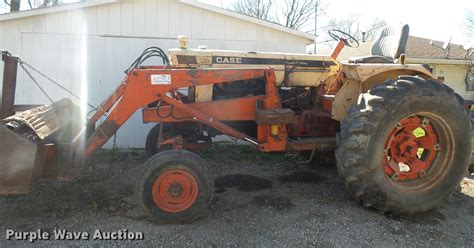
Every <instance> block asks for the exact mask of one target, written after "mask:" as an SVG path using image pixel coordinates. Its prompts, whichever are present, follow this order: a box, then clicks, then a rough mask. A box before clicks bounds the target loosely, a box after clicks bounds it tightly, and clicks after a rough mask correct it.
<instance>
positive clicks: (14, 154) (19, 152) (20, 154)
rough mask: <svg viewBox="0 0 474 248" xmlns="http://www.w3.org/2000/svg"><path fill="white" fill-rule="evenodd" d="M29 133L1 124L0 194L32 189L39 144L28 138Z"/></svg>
mask: <svg viewBox="0 0 474 248" xmlns="http://www.w3.org/2000/svg"><path fill="white" fill-rule="evenodd" d="M29 135H31V134H29V133H28V132H26V133H25V132H21V133H17V132H15V131H13V130H11V129H10V128H8V127H7V126H6V125H4V124H0V137H2V139H1V141H0V161H1V163H0V194H26V193H28V192H29V191H30V184H31V181H32V177H33V169H34V166H35V159H36V155H37V145H36V142H34V141H32V140H31V139H29V138H28V136H29ZM33 135H34V134H33Z"/></svg>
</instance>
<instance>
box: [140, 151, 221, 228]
mask: <svg viewBox="0 0 474 248" xmlns="http://www.w3.org/2000/svg"><path fill="white" fill-rule="evenodd" d="M213 194H214V181H213V180H211V178H210V173H209V167H208V165H207V163H206V162H205V161H204V160H203V159H201V158H200V157H199V156H198V155H196V154H194V153H192V152H189V151H185V150H168V151H163V152H160V153H158V154H156V155H154V156H153V157H151V158H150V159H149V160H148V161H147V162H146V163H145V169H144V171H143V173H142V175H141V176H140V177H139V178H138V180H137V183H136V186H135V196H136V198H137V201H138V204H139V205H140V206H141V207H142V208H143V210H144V211H145V212H146V213H147V214H148V215H149V216H150V218H151V219H152V220H153V221H154V222H157V223H161V224H181V223H189V222H192V221H194V220H196V219H198V218H199V217H202V216H204V215H205V214H206V213H207V209H208V206H209V204H210V202H211V200H212V197H213Z"/></svg>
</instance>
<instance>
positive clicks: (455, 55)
mask: <svg viewBox="0 0 474 248" xmlns="http://www.w3.org/2000/svg"><path fill="white" fill-rule="evenodd" d="M430 42H431V40H430V39H425V38H421V37H416V36H411V35H410V36H409V37H408V43H407V47H406V51H405V53H406V55H407V56H408V57H412V58H419V59H446V54H445V51H444V50H443V49H442V48H441V47H442V46H443V43H444V42H441V41H437V40H433V45H431V44H430ZM465 53H466V51H465V50H464V49H463V48H462V46H461V45H458V44H450V45H449V55H448V59H462V58H463V55H464V54H465ZM470 58H471V59H474V57H473V56H472V54H471V57H470Z"/></svg>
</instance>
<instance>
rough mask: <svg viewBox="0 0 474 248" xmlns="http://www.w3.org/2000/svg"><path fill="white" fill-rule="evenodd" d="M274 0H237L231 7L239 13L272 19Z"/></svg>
mask: <svg viewBox="0 0 474 248" xmlns="http://www.w3.org/2000/svg"><path fill="white" fill-rule="evenodd" d="M272 5H273V0H237V1H235V2H234V3H233V4H232V6H231V9H232V10H234V11H235V12H237V13H240V14H244V15H248V16H252V17H255V18H258V19H262V20H272V19H273V18H272V17H271V16H270V14H269V13H270V10H271V9H272Z"/></svg>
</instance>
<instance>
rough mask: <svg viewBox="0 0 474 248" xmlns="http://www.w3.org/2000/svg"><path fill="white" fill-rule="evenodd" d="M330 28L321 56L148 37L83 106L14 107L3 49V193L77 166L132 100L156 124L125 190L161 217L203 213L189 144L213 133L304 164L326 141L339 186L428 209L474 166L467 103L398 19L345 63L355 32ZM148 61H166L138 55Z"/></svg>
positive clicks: (411, 209) (11, 60) (199, 172)
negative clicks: (107, 88)
mask: <svg viewBox="0 0 474 248" xmlns="http://www.w3.org/2000/svg"><path fill="white" fill-rule="evenodd" d="M330 36H331V37H333V38H334V39H335V40H337V41H338V44H337V46H336V47H335V49H334V51H333V53H332V54H331V55H329V56H321V55H308V54H283V53H257V52H238V51H222V50H207V49H189V48H188V47H187V41H186V38H185V37H181V38H180V47H179V48H177V49H171V50H170V51H169V57H168V56H167V55H166V54H165V53H164V52H163V51H162V50H161V49H159V48H157V47H150V48H148V49H146V50H145V51H144V52H143V53H142V54H141V55H140V56H139V57H138V58H137V59H136V60H135V61H134V62H133V63H132V64H131V66H130V67H129V68H128V69H127V70H126V75H125V78H124V80H123V82H122V83H121V84H120V85H118V87H117V88H116V90H115V91H114V92H113V94H112V95H110V96H109V97H108V98H107V99H106V100H105V101H103V102H102V103H101V104H100V105H99V106H98V107H97V108H94V110H93V111H92V115H90V116H82V115H81V114H80V113H81V112H80V109H79V108H78V107H77V106H75V105H74V104H73V103H72V101H70V100H61V101H59V102H56V103H53V104H52V105H51V106H36V107H35V106H20V105H15V104H14V92H15V84H16V68H17V66H18V65H20V66H21V67H22V68H25V65H26V66H28V67H30V68H31V66H29V65H28V64H26V62H24V61H22V60H20V59H19V58H17V57H14V56H12V55H10V54H9V53H7V52H3V61H4V62H5V70H4V71H5V72H4V82H3V92H2V94H3V98H2V115H3V116H2V118H4V119H3V120H2V121H1V123H0V134H1V135H2V136H1V137H2V142H0V149H1V150H0V161H1V167H0V179H1V181H0V193H3V194H11V193H26V192H27V191H28V189H29V185H30V184H31V182H32V181H34V179H36V178H39V177H49V178H55V179H69V178H72V177H74V176H76V175H78V174H79V173H80V172H81V170H82V168H83V167H84V161H85V160H86V159H87V158H90V157H91V156H93V155H94V153H95V152H96V151H97V150H98V149H100V148H101V147H102V146H103V145H104V144H105V143H106V142H107V141H108V140H109V139H110V138H111V137H113V135H114V134H115V133H116V132H117V130H118V129H119V128H120V127H121V126H122V125H123V124H124V123H125V122H126V121H127V120H128V119H129V118H130V117H131V116H132V115H133V114H134V113H135V112H136V111H138V110H142V114H143V122H144V123H157V124H156V126H155V127H154V128H153V129H152V130H151V131H150V132H149V134H148V137H147V140H146V151H147V154H148V155H149V157H150V158H149V159H148V160H147V161H146V164H145V168H144V171H143V172H142V174H141V176H140V177H139V178H138V180H137V183H136V186H135V195H136V198H137V201H138V204H139V205H140V206H141V207H142V208H143V210H144V211H145V212H146V213H147V214H148V215H149V216H150V218H151V219H152V220H154V221H156V222H158V223H186V222H191V221H194V220H195V219H197V218H199V217H201V216H203V215H205V214H206V212H207V209H208V206H209V204H210V202H211V200H212V198H213V194H214V181H213V180H212V176H211V173H210V170H211V168H210V167H209V166H208V165H207V163H206V162H205V161H204V160H203V159H202V158H200V157H199V156H198V155H196V154H195V153H193V152H192V151H195V150H198V149H203V148H205V147H208V146H209V145H211V143H212V138H213V137H214V136H216V135H220V134H225V135H228V136H230V137H233V138H236V139H240V140H244V141H247V142H248V143H250V144H251V145H254V146H256V147H257V149H259V150H261V151H263V152H300V151H309V152H311V155H310V158H309V159H308V161H310V160H311V159H313V155H314V153H315V151H318V150H335V153H336V158H337V168H338V171H339V173H340V175H341V176H342V177H343V178H344V181H345V185H346V188H347V189H348V190H349V192H351V193H352V194H353V196H354V197H355V198H356V199H358V200H359V201H360V202H361V204H363V205H364V206H366V207H371V208H374V209H376V210H377V211H379V212H382V213H386V212H390V213H399V214H414V213H419V212H424V211H428V210H430V209H433V208H435V207H438V206H439V205H441V204H442V203H443V202H444V201H445V199H446V198H447V197H448V196H449V195H450V194H451V193H452V192H453V191H454V190H455V188H456V187H457V186H458V185H459V182H460V180H461V179H462V178H463V176H464V175H465V173H466V171H467V166H468V163H469V162H470V161H469V160H470V154H471V143H470V140H469V139H467V138H466V137H470V136H469V135H470V131H471V122H470V117H469V111H468V110H467V109H466V108H465V104H464V100H463V99H462V98H461V97H460V96H459V95H457V94H456V93H455V92H454V91H453V90H452V89H451V88H449V87H448V86H446V85H445V84H443V83H440V82H437V81H436V80H435V79H434V78H433V76H432V74H431V72H430V71H429V68H427V67H426V66H423V65H409V64H405V55H404V54H403V53H404V46H405V45H406V39H407V37H408V26H403V27H402V28H401V29H393V28H386V29H384V30H383V31H382V33H381V34H380V36H379V37H378V39H377V40H376V42H375V43H374V46H373V48H372V53H373V54H372V55H371V56H368V57H362V58H353V59H351V60H349V61H338V60H337V56H338V54H339V52H340V51H341V49H343V48H344V46H357V44H358V42H357V40H356V39H355V38H353V37H351V36H350V35H348V34H346V33H344V32H341V31H337V30H333V31H331V32H330ZM151 57H159V58H161V59H162V61H163V65H161V66H148V65H144V64H145V61H146V60H147V59H149V58H151ZM29 75H30V74H29ZM34 81H35V83H37V81H36V80H34ZM37 85H38V84H37ZM38 86H40V85H38ZM40 89H41V87H40ZM45 93H46V92H45ZM25 110H26V111H25Z"/></svg>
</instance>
